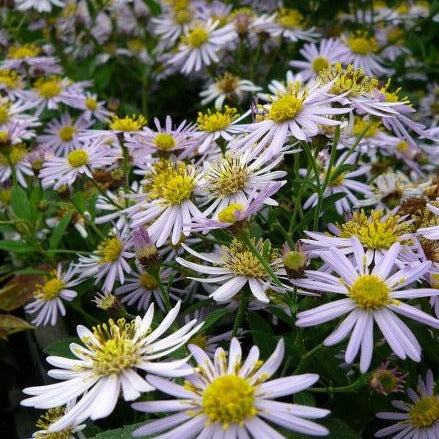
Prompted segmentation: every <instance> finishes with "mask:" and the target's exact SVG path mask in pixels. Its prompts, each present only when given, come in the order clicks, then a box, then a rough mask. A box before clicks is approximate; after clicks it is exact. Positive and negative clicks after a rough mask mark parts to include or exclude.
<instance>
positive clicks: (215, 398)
mask: <svg viewBox="0 0 439 439" xmlns="http://www.w3.org/2000/svg"><path fill="white" fill-rule="evenodd" d="M255 390H256V389H255V387H254V386H252V385H251V384H250V383H249V382H248V381H247V380H246V379H245V378H242V377H240V376H237V375H222V376H219V377H218V378H215V379H214V380H213V381H212V382H211V383H210V384H209V385H208V386H207V388H206V390H205V391H204V392H203V400H202V403H201V408H202V410H203V413H204V415H205V416H206V417H207V418H208V419H209V421H210V422H211V423H217V422H219V423H221V424H223V428H224V429H227V428H228V427H229V425H230V424H238V425H243V424H244V421H245V420H246V419H248V418H251V417H253V416H255V415H256V413H257V410H256V408H255V406H254V404H255Z"/></svg>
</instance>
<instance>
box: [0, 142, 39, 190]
mask: <svg viewBox="0 0 439 439" xmlns="http://www.w3.org/2000/svg"><path fill="white" fill-rule="evenodd" d="M5 154H7V155H5ZM12 168H13V169H14V171H12ZM12 172H15V176H16V178H17V181H18V183H19V184H20V185H21V186H23V187H27V182H26V176H32V175H34V171H33V170H32V167H31V164H30V162H29V160H28V152H27V151H26V149H25V147H24V145H23V144H22V143H19V144H16V145H12V146H11V147H10V148H9V151H8V152H0V183H4V182H5V181H9V180H10V179H11V177H12Z"/></svg>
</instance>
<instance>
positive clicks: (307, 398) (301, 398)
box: [294, 392, 316, 407]
mask: <svg viewBox="0 0 439 439" xmlns="http://www.w3.org/2000/svg"><path fill="white" fill-rule="evenodd" d="M294 403H295V404H301V405H308V406H311V407H315V406H316V399H315V398H314V395H313V394H312V393H311V392H299V393H295V394H294Z"/></svg>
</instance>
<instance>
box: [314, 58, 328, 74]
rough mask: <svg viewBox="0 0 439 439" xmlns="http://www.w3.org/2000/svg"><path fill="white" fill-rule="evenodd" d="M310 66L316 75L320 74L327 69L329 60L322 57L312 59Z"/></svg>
mask: <svg viewBox="0 0 439 439" xmlns="http://www.w3.org/2000/svg"><path fill="white" fill-rule="evenodd" d="M311 66H312V69H313V70H314V71H315V72H316V73H320V72H321V71H322V70H325V69H327V68H328V67H329V60H328V58H325V57H324V56H318V57H316V58H314V60H313V62H312V64H311Z"/></svg>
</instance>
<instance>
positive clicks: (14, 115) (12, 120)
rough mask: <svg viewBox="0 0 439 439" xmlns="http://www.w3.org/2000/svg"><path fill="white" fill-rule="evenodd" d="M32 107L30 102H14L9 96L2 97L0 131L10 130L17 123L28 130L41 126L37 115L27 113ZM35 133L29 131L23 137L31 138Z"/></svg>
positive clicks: (0, 98)
mask: <svg viewBox="0 0 439 439" xmlns="http://www.w3.org/2000/svg"><path fill="white" fill-rule="evenodd" d="M31 107H32V105H31V104H29V103H28V102H22V101H21V100H17V101H16V102H12V101H10V100H9V99H8V98H5V97H0V131H9V130H10V129H13V127H14V126H15V125H18V126H20V127H23V128H25V129H26V131H28V130H29V129H30V128H35V127H37V126H39V125H40V122H39V121H38V119H37V118H36V117H34V116H31V115H30V114H27V113H25V111H27V110H29V109H30V108H31ZM34 135H35V134H34V133H33V131H28V132H27V135H24V133H23V134H22V138H24V139H30V138H32V137H33V136H34Z"/></svg>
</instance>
